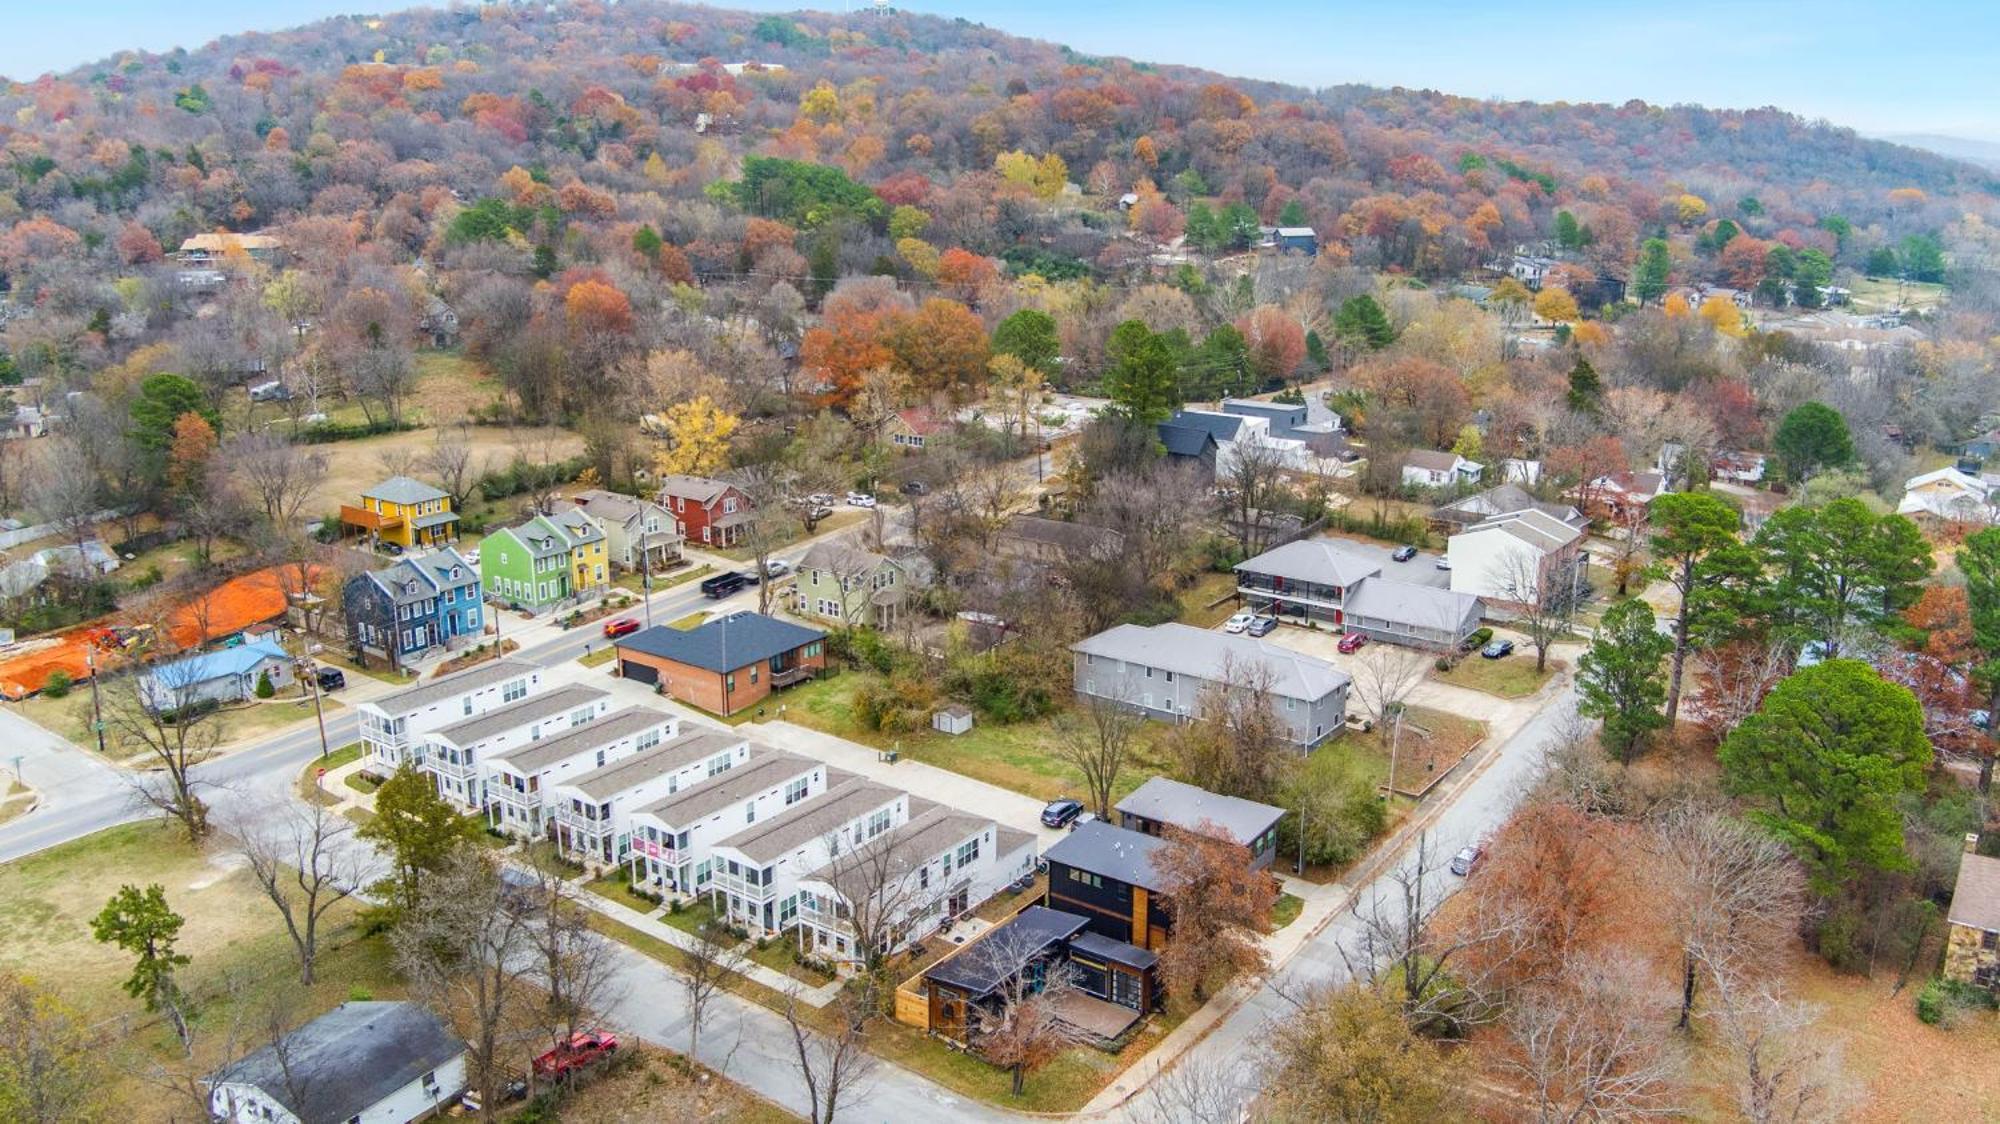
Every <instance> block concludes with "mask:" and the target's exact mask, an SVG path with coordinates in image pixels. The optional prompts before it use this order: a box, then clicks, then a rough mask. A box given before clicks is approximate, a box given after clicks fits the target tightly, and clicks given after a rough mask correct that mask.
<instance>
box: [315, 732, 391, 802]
mask: <svg viewBox="0 0 2000 1124" xmlns="http://www.w3.org/2000/svg"><path fill="white" fill-rule="evenodd" d="M361 749H362V746H361V743H360V742H348V743H347V744H346V745H344V746H341V747H340V748H339V749H336V750H334V751H333V752H332V753H329V754H327V755H326V757H325V758H323V759H322V758H318V757H315V758H313V759H312V760H311V761H308V762H306V766H305V768H303V769H300V770H299V795H300V796H301V797H303V798H304V799H307V800H317V799H320V794H319V771H320V770H321V769H325V770H326V771H327V772H329V773H331V772H333V771H334V770H335V769H338V768H340V767H341V766H342V765H352V764H353V763H354V762H356V761H359V760H361ZM370 791H373V790H372V789H371V790H370ZM330 802H331V800H330V799H329V803H330Z"/></svg>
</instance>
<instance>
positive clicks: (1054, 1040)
mask: <svg viewBox="0 0 2000 1124" xmlns="http://www.w3.org/2000/svg"><path fill="white" fill-rule="evenodd" d="M1043 945H1044V942H1043V941H1042V939H1041V938H1040V937H1038V936H1034V935H1031V934H1028V933H1027V932H1026V931H1025V930H1023V929H1021V928H1018V927H1014V926H1009V927H1007V928H1004V929H1000V930H998V931H995V932H993V933H990V934H988V935H987V936H986V937H985V938H983V939H981V940H980V941H979V942H978V943H976V944H974V945H973V946H972V947H971V948H968V949H966V950H965V951H964V952H962V953H960V954H959V955H960V956H964V957H969V958H971V961H972V964H973V965H974V966H975V967H979V966H987V967H990V968H992V969H993V970H994V974H995V975H998V976H1000V977H1002V982H1001V984H1000V986H999V987H998V988H996V989H994V993H993V995H992V996H991V997H990V998H989V1000H988V1003H987V1004H986V1005H977V1006H974V1007H973V1009H972V1015H971V1018H972V1026H971V1027H969V1028H968V1030H969V1031H970V1033H971V1034H972V1036H973V1038H972V1040H973V1041H974V1042H975V1043H976V1045H977V1048H978V1050H979V1052H980V1054H981V1055H982V1056H984V1057H985V1058H986V1060H987V1061H988V1062H991V1063H992V1064H994V1065H996V1066H999V1067H1001V1068H1002V1069H1005V1070H1007V1071H1009V1072H1010V1073H1011V1074H1012V1075H1013V1079H1014V1095H1015V1096H1017V1097H1018V1096H1020V1095H1021V1093H1022V1092H1023V1091H1024V1088H1025V1086H1026V1083H1027V1079H1028V1074H1029V1073H1031V1072H1033V1071H1035V1070H1037V1069H1040V1068H1041V1067H1043V1066H1045V1065H1047V1064H1048V1063H1050V1062H1052V1061H1054V1060H1055V1059H1056V1058H1058V1057H1060V1056H1062V1054H1063V1053H1064V1052H1065V1051H1067V1050H1069V1049H1070V1048H1072V1047H1074V1046H1079V1045H1082V1044H1083V1043H1084V1042H1086V1041H1088V1035H1087V1034H1086V1033H1085V1032H1084V1031H1083V1030H1081V1029H1079V1028H1078V1027H1076V1026H1074V1025H1073V1024H1071V1023H1068V1022H1065V1021H1064V1020H1063V1018H1062V1005H1063V1001H1064V1000H1065V999H1067V998H1069V997H1070V996H1072V995H1078V994H1081V993H1080V992H1079V991H1078V990H1077V974H1076V973H1077V969H1076V968H1075V967H1074V966H1073V965H1071V964H1070V963H1069V962H1067V961H1045V962H1043V964H1042V970H1041V971H1040V972H1039V973H1034V972H1030V971H1029V970H1028V969H1029V968H1030V966H1031V965H1033V964H1034V963H1035V962H1037V961H1038V960H1042V955H1043V952H1044V947H1043Z"/></svg>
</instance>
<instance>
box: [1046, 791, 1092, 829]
mask: <svg viewBox="0 0 2000 1124" xmlns="http://www.w3.org/2000/svg"><path fill="white" fill-rule="evenodd" d="M1082 814H1083V802H1082V801H1081V800H1072V799H1070V798H1069V797H1067V796H1065V797H1063V798H1062V799H1060V800H1051V801H1049V803H1048V806H1047V807H1045V808H1043V809H1042V826H1043V827H1065V826H1067V825H1068V824H1069V821H1071V820H1073V819H1075V818H1077V817H1078V816H1080V815H1082Z"/></svg>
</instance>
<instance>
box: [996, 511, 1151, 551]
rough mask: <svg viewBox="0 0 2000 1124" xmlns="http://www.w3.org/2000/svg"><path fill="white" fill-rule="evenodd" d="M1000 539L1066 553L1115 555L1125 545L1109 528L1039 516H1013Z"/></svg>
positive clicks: (1118, 534)
mask: <svg viewBox="0 0 2000 1124" xmlns="http://www.w3.org/2000/svg"><path fill="white" fill-rule="evenodd" d="M1000 537H1001V538H1003V539H1019V540H1021V541H1022V542H1032V543H1047V544H1049V545H1050V546H1056V547H1061V548H1062V549H1065V550H1088V551H1117V550H1120V549H1122V548H1123V547H1124V545H1125V536H1124V535H1122V534H1120V533H1119V532H1117V531H1114V530H1112V529H1111V528H1109V527H1099V526H1097V525H1096V524H1094V523H1076V522H1072V521H1070V520H1067V519H1045V518H1043V517H1042V516H1039V515H1016V516H1014V517H1013V518H1011V519H1009V520H1007V525H1006V526H1004V527H1002V528H1001V529H1000Z"/></svg>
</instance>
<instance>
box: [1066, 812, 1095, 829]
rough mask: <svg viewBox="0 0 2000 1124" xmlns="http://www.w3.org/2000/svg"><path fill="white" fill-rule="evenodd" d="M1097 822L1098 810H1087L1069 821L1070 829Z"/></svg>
mask: <svg viewBox="0 0 2000 1124" xmlns="http://www.w3.org/2000/svg"><path fill="white" fill-rule="evenodd" d="M1096 822H1097V813H1096V812H1085V813H1084V814H1082V815H1080V816H1078V817H1077V818H1075V819H1073V820H1071V821H1069V829H1070V830H1071V831H1075V830H1076V829H1077V828H1079V827H1082V826H1083V825H1084V824H1087V823H1096Z"/></svg>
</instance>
